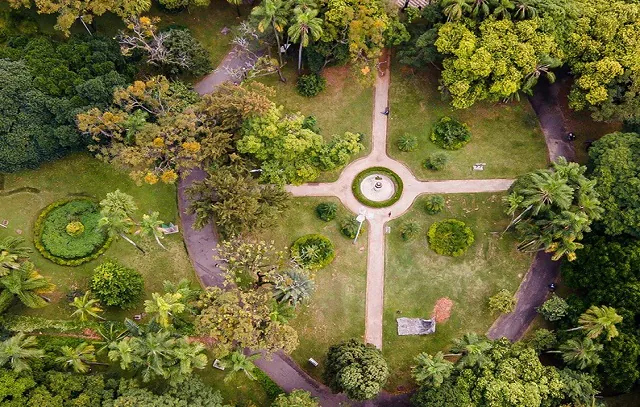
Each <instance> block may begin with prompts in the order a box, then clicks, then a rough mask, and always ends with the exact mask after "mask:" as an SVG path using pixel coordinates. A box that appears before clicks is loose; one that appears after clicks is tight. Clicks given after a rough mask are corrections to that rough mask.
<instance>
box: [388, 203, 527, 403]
mask: <svg viewBox="0 0 640 407" xmlns="http://www.w3.org/2000/svg"><path fill="white" fill-rule="evenodd" d="M501 197H502V194H464V195H445V198H446V208H445V210H443V211H442V212H441V213H439V214H438V215H427V213H426V211H425V210H424V202H425V197H424V196H422V197H419V198H418V199H417V200H416V202H415V203H414V205H413V207H412V208H411V209H410V210H409V212H407V214H405V215H404V216H402V217H401V218H399V219H396V220H394V221H392V222H391V230H392V232H391V234H390V235H389V236H388V238H387V258H386V269H385V312H384V343H383V347H382V349H383V353H384V355H385V357H386V358H387V360H388V361H389V364H390V367H391V369H392V372H393V373H392V374H391V377H390V379H389V382H388V384H387V388H388V389H389V390H390V391H396V390H402V389H405V390H406V388H407V387H408V386H411V379H410V368H409V367H410V366H411V364H412V363H413V358H414V357H415V356H416V355H417V354H418V353H420V352H428V353H435V352H437V351H439V350H446V349H447V348H448V347H449V345H450V344H451V341H452V340H453V339H454V338H456V337H459V336H461V335H462V334H464V333H466V332H471V331H475V332H478V333H485V332H486V331H487V329H488V328H489V326H491V324H492V323H493V321H494V320H495V318H496V317H497V315H491V313H490V311H489V309H488V306H487V302H488V297H489V296H491V295H493V294H495V293H496V292H497V291H498V290H500V289H503V288H506V289H508V290H510V291H512V292H515V291H516V289H517V288H518V285H519V284H520V281H521V279H522V278H523V277H524V275H525V273H526V272H527V270H528V268H529V265H530V263H531V256H530V255H527V254H522V253H518V252H517V251H516V250H515V240H514V239H513V237H512V236H511V235H510V234H505V235H504V236H502V238H501V237H500V233H501V232H502V231H503V230H504V228H505V227H506V225H507V224H508V218H507V217H506V216H505V215H504V214H503V208H502V204H501ZM445 218H457V219H460V220H462V221H464V222H465V223H466V224H467V225H468V226H469V227H470V228H471V229H472V230H473V232H474V234H475V242H474V243H473V245H472V246H471V247H470V248H469V250H468V251H467V253H466V254H464V255H462V256H461V257H457V258H452V257H446V256H440V255H437V254H436V253H435V252H433V251H432V250H431V249H429V246H428V243H427V239H426V232H427V230H428V228H429V226H430V225H431V224H432V223H433V222H434V221H438V220H442V219H445ZM409 220H411V221H415V222H418V224H419V225H420V227H421V232H420V235H419V236H418V237H417V238H416V239H414V240H413V241H411V242H404V241H403V240H402V239H401V237H400V233H399V232H398V230H399V226H400V225H401V224H402V223H404V222H406V221H409ZM442 297H448V298H449V299H451V300H452V301H453V308H452V310H451V318H450V319H449V320H448V321H446V322H443V323H441V324H438V325H437V327H436V333H435V334H432V335H426V336H422V337H420V336H403V337H400V336H398V335H397V323H396V320H395V319H396V318H397V317H421V318H429V317H430V316H431V313H432V310H433V307H434V305H435V303H436V300H438V299H439V298H442Z"/></svg>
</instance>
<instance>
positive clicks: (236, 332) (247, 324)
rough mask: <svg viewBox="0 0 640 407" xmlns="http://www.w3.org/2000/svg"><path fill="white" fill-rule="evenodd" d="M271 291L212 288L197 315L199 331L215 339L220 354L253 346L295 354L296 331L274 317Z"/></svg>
mask: <svg viewBox="0 0 640 407" xmlns="http://www.w3.org/2000/svg"><path fill="white" fill-rule="evenodd" d="M272 301H273V300H272V294H271V292H269V291H267V290H264V289H260V290H250V291H242V290H240V289H238V288H229V289H228V290H222V289H221V288H218V287H209V288H207V291H206V292H205V293H204V294H203V295H202V297H201V298H200V301H199V303H198V305H199V308H200V309H201V310H202V311H201V312H200V315H198V316H197V317H196V328H197V330H198V332H199V333H201V334H203V335H208V336H210V337H211V338H213V339H214V340H215V343H214V348H215V350H216V352H217V354H221V355H224V354H228V353H229V352H231V351H232V350H233V349H237V348H239V349H244V348H249V349H252V350H254V351H261V350H262V351H265V352H266V353H272V352H276V351H279V350H282V351H284V352H286V353H291V352H292V351H293V350H294V349H295V348H296V347H297V345H298V335H297V333H296V331H295V330H294V329H293V328H292V327H290V326H288V325H284V324H282V323H281V322H279V321H277V320H275V321H274V320H272V319H271V306H270V305H271V302H272Z"/></svg>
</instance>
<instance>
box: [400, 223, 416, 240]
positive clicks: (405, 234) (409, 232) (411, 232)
mask: <svg viewBox="0 0 640 407" xmlns="http://www.w3.org/2000/svg"><path fill="white" fill-rule="evenodd" d="M418 233H420V226H419V225H418V224H417V223H416V222H405V223H403V224H402V226H400V236H402V240H404V241H405V242H408V241H409V240H413V239H414V238H415V237H416V236H418Z"/></svg>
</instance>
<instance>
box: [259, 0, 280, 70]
mask: <svg viewBox="0 0 640 407" xmlns="http://www.w3.org/2000/svg"><path fill="white" fill-rule="evenodd" d="M251 16H252V17H254V18H256V19H257V20H258V31H260V32H261V33H262V32H264V31H265V30H266V28H267V27H268V26H271V28H273V35H274V36H275V37H276V44H277V46H278V50H277V51H278V59H279V60H280V66H282V65H283V62H282V53H281V52H280V35H282V32H283V31H284V28H285V26H286V24H287V18H286V10H285V7H284V3H283V2H282V0H265V1H263V2H262V3H261V4H260V5H259V6H256V7H255V8H254V9H253V10H252V11H251Z"/></svg>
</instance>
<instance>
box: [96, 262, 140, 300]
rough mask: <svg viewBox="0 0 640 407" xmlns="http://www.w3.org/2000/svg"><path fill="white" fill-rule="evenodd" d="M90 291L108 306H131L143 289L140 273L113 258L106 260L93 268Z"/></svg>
mask: <svg viewBox="0 0 640 407" xmlns="http://www.w3.org/2000/svg"><path fill="white" fill-rule="evenodd" d="M89 285H90V287H91V291H92V292H93V293H94V294H95V296H96V297H97V298H98V299H99V300H100V302H101V303H102V304H104V305H106V306H108V307H119V308H122V309H128V308H133V307H134V306H135V305H136V303H137V302H138V300H139V299H140V297H141V296H142V292H143V290H144V281H143V278H142V275H141V274H140V273H139V272H137V271H136V270H134V269H131V268H128V267H125V266H123V265H121V264H118V263H116V262H115V261H113V260H107V261H105V262H104V263H102V264H101V265H99V266H98V267H96V268H95V269H94V270H93V275H92V276H91V282H90V283H89Z"/></svg>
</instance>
